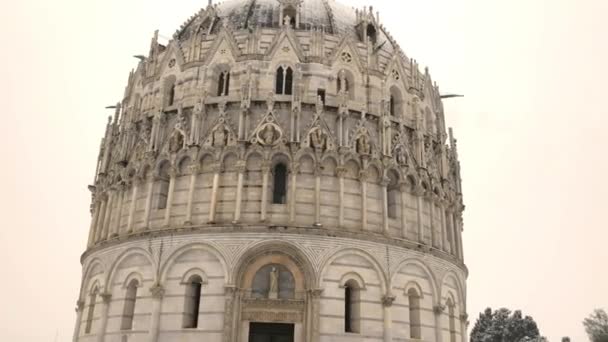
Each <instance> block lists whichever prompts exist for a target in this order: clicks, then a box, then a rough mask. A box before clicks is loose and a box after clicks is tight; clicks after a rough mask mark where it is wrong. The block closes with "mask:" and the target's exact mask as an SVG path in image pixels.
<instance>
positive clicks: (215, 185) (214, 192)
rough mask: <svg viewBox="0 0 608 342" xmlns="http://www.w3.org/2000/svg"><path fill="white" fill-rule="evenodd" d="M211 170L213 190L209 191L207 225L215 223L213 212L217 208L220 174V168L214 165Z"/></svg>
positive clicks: (218, 165)
mask: <svg viewBox="0 0 608 342" xmlns="http://www.w3.org/2000/svg"><path fill="white" fill-rule="evenodd" d="M212 169H213V189H212V191H211V203H210V204H209V223H214V222H215V210H216V207H217V195H218V192H219V188H220V172H221V170H222V166H221V165H220V164H216V165H214V166H213V167H212Z"/></svg>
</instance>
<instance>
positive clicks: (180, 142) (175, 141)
mask: <svg viewBox="0 0 608 342" xmlns="http://www.w3.org/2000/svg"><path fill="white" fill-rule="evenodd" d="M183 147H184V135H183V134H182V133H181V132H180V131H178V130H176V131H175V132H173V136H172V137H171V140H170V141H169V152H171V153H177V152H179V151H180V150H181V149H182V148H183Z"/></svg>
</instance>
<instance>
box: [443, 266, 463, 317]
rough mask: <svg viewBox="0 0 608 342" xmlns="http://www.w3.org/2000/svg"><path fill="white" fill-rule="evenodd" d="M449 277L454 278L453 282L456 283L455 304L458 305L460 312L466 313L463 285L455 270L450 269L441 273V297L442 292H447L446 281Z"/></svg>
mask: <svg viewBox="0 0 608 342" xmlns="http://www.w3.org/2000/svg"><path fill="white" fill-rule="evenodd" d="M449 278H452V279H453V280H454V283H455V284H456V287H457V288H456V291H457V293H456V298H454V300H455V303H454V304H456V306H459V307H460V310H461V311H462V313H466V311H467V310H466V303H467V301H466V293H465V291H464V286H463V285H462V283H461V282H460V278H459V277H458V275H457V274H456V272H454V271H452V270H450V271H448V272H446V273H445V274H444V275H443V278H442V279H441V296H442V297H441V298H443V295H444V293H447V292H449V291H448V290H446V288H445V287H446V286H445V284H446V282H447V281H448V279H449Z"/></svg>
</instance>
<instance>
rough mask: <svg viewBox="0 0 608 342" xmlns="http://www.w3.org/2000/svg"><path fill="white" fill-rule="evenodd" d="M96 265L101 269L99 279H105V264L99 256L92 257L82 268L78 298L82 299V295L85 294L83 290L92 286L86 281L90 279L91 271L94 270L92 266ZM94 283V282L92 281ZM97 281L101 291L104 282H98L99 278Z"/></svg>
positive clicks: (87, 289)
mask: <svg viewBox="0 0 608 342" xmlns="http://www.w3.org/2000/svg"><path fill="white" fill-rule="evenodd" d="M96 266H98V267H99V268H100V269H101V277H100V279H101V280H105V278H106V272H107V268H106V267H105V264H104V263H103V261H102V260H101V259H99V258H94V259H92V260H91V261H89V262H88V263H87V266H86V267H85V269H84V272H83V274H82V275H83V276H82V280H81V282H80V292H81V293H80V300H84V298H83V295H84V294H85V293H84V292H86V291H89V290H90V289H91V288H92V287H91V286H89V284H88V282H89V281H90V280H91V279H90V277H91V272H92V271H93V270H94V268H95V267H96ZM93 283H95V282H93ZM97 283H98V285H99V288H100V291H103V288H104V286H105V283H101V282H99V279H98V280H97Z"/></svg>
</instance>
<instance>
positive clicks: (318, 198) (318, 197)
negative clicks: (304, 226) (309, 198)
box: [314, 167, 323, 227]
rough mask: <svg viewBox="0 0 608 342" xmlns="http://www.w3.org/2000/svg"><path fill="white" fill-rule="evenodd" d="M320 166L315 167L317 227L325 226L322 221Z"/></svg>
mask: <svg viewBox="0 0 608 342" xmlns="http://www.w3.org/2000/svg"><path fill="white" fill-rule="evenodd" d="M322 173H323V171H322V169H321V168H320V167H316V168H315V223H314V226H315V227H323V224H322V223H321V174H322Z"/></svg>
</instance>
